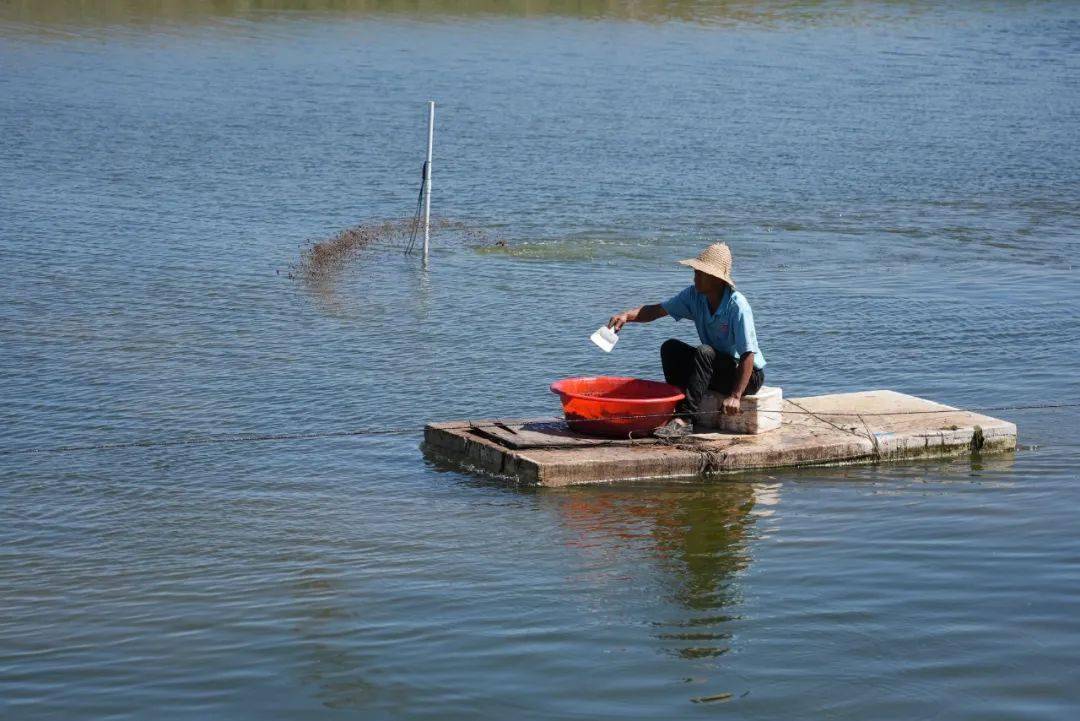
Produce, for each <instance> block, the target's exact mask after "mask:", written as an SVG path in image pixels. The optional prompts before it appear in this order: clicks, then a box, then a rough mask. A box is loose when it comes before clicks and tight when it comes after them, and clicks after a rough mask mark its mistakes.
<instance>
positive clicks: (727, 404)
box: [721, 396, 742, 416]
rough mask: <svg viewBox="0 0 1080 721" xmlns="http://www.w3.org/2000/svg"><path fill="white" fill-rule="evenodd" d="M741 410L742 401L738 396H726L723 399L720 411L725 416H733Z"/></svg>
mask: <svg viewBox="0 0 1080 721" xmlns="http://www.w3.org/2000/svg"><path fill="white" fill-rule="evenodd" d="M741 408H742V400H741V399H740V398H739V396H728V397H727V398H725V399H724V404H723V405H722V406H721V410H722V411H723V412H724V415H725V416H733V415H735V414H736V413H738V412H739V409H741Z"/></svg>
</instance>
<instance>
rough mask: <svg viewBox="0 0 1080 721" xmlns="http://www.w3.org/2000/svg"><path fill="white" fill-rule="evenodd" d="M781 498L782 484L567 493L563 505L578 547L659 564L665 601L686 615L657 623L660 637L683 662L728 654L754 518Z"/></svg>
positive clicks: (561, 510)
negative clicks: (739, 581) (779, 485)
mask: <svg viewBox="0 0 1080 721" xmlns="http://www.w3.org/2000/svg"><path fill="white" fill-rule="evenodd" d="M778 499H779V496H778V486H774V485H768V484H748V483H719V484H714V485H709V486H706V487H704V488H687V487H668V488H656V489H650V490H648V491H644V492H643V491H641V490H640V489H636V488H628V487H616V488H582V489H572V490H569V491H566V495H565V497H564V498H562V499H561V503H560V504H559V505H558V508H559V513H560V517H561V520H562V522H563V523H564V524H565V525H566V526H567V527H568V528H569V529H571V530H572V531H573V538H574V541H573V545H574V546H575V547H578V548H580V549H582V550H583V551H584V552H586V553H598V554H602V555H603V554H612V553H614V554H626V555H629V556H630V560H629V562H630V564H631V565H633V564H634V563H635V559H638V560H639V561H650V560H651V561H653V562H655V564H656V565H657V566H658V567H659V568H658V569H657V570H658V571H659V578H661V579H663V583H664V584H666V588H664V589H663V590H662V594H663V596H664V597H666V598H668V599H670V600H671V601H672V602H673V604H674V607H675V608H681V609H683V610H684V611H685V612H686V613H685V614H679V615H677V616H675V617H672V616H668V617H667V618H664V619H651V620H650V621H649V622H650V623H651V624H652V626H653V627H654V628H655V631H654V636H655V638H657V639H659V640H661V641H662V642H663V644H664V647H665V648H667V649H668V650H670V651H671V652H673V653H675V654H676V655H678V656H680V657H682V658H685V659H707V658H716V657H719V656H721V655H723V654H725V653H726V652H727V651H728V641H729V639H730V638H731V632H730V630H729V629H728V628H727V627H726V626H727V624H728V622H729V621H731V620H732V619H733V618H734V617H735V615H736V612H735V608H734V607H735V606H737V605H738V603H739V585H738V581H737V576H738V573H739V572H740V571H742V570H744V569H745V568H746V567H747V566H748V565H749V563H750V558H751V557H750V552H749V550H748V544H749V541H750V537H751V534H752V533H753V529H754V525H755V522H756V519H757V518H760V517H762V516H765V515H768V514H770V513H771V512H772V506H775V505H776V503H777V502H778Z"/></svg>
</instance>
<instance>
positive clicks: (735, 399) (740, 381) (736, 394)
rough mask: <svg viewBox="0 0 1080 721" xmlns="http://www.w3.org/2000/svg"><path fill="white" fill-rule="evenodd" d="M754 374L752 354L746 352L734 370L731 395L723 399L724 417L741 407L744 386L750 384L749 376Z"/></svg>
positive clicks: (733, 413) (734, 412)
mask: <svg viewBox="0 0 1080 721" xmlns="http://www.w3.org/2000/svg"><path fill="white" fill-rule="evenodd" d="M753 372H754V352H753V351H747V352H746V353H743V354H742V356H740V357H739V367H738V368H737V369H736V370H735V385H734V386H733V387H732V389H731V395H729V396H728V397H727V398H725V399H724V405H723V408H722V410H723V411H724V414H725V415H729V416H733V415H735V414H736V413H738V412H739V408H741V407H742V396H743V393H745V392H746V385H747V384H748V383H749V382H750V375H751V374H752V373H753Z"/></svg>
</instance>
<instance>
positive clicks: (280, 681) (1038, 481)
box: [0, 1, 1080, 720]
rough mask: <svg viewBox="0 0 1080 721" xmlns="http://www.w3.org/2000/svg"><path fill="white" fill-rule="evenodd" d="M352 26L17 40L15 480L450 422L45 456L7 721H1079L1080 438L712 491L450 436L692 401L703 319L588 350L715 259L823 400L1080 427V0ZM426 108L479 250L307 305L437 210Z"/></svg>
mask: <svg viewBox="0 0 1080 721" xmlns="http://www.w3.org/2000/svg"><path fill="white" fill-rule="evenodd" d="M314 6H315V9H314V10H312V9H311V7H312V5H311V4H309V5H308V6H307V10H305V11H304V12H291V11H289V12H286V11H280V7H286V8H293V9H295V8H297V7H300V4H299V3H280V4H275V7H272V8H269V9H263V10H253V9H251V7H250V6H248V5H246V4H243V3H219V4H203V3H197V2H194V1H192V2H178V3H176V4H170V5H167V6H165V9H162V7H160V6H159V5H158V4H156V3H109V2H102V3H99V4H90V5H85V4H76V3H64V2H45V3H40V4H26V3H8V4H0V178H2V179H3V182H2V183H0V267H2V268H3V269H4V271H5V274H4V282H3V284H2V285H0V357H2V358H3V362H2V363H0V427H2V428H3V438H2V440H0V448H2V449H3V450H13V449H29V448H37V447H43V446H60V445H77V444H96V443H109V442H125V441H134V440H142V439H163V440H167V439H182V438H189V437H192V436H199V435H203V434H219V433H268V434H274V433H283V434H288V433H304V432H318V431H337V430H347V429H350V428H359V427H364V428H387V427H393V428H397V429H409V428H415V429H416V432H415V433H409V432H402V433H400V434H396V435H380V436H356V437H346V438H331V439H311V440H298V441H278V442H262V443H250V444H222V445H210V446H205V445H204V446H164V447H153V448H129V449H119V450H102V451H94V452H73V453H59V454H14V455H11V454H9V455H0V717H4V718H13V719H38V718H63V719H72V718H146V717H148V716H153V717H155V718H206V717H214V718H260V719H263V718H278V717H280V718H290V719H295V718H313V717H320V718H324V717H325V718H332V717H343V718H357V717H360V718H372V719H377V718H387V719H389V718H394V719H398V718H439V719H448V718H469V719H472V718H492V719H503V718H507V717H515V718H563V717H566V718H590V719H595V718H620V719H627V718H658V717H671V718H693V717H712V716H715V715H729V716H733V717H739V718H762V719H766V718H769V719H771V718H804V717H808V716H809V717H826V716H827V717H830V718H851V719H866V718H874V719H912V718H949V719H980V720H983V719H995V718H1000V719H1015V718H1035V719H1064V718H1072V717H1074V716H1075V715H1076V713H1077V711H1078V710H1080V692H1078V691H1077V689H1078V688H1080V663H1077V661H1078V658H1077V651H1076V649H1077V648H1078V647H1080V621H1078V620H1077V618H1076V614H1075V613H1074V608H1073V607H1074V606H1075V599H1076V598H1077V594H1078V593H1080V541H1078V539H1077V536H1076V533H1075V528H1076V523H1077V509H1078V508H1080V490H1078V486H1077V484H1076V480H1077V472H1076V469H1077V467H1078V466H1080V444H1078V443H1077V440H1076V432H1077V429H1078V428H1080V409H1077V408H1072V407H1070V408H1060V409H1043V410H1027V411H1019V410H1018V411H1000V412H996V413H995V415H998V416H1000V417H1004V418H1007V419H1009V420H1012V421H1015V422H1016V423H1017V424H1018V425H1019V428H1020V441H1021V444H1022V446H1023V449H1022V450H1021V451H1019V452H1018V453H1016V454H1014V455H1013V454H1009V455H1004V456H997V457H985V458H981V459H980V458H974V459H969V458H964V459H961V460H952V461H937V462H922V463H915V464H905V465H892V466H878V467H874V466H870V467H853V468H831V469H818V470H803V471H774V472H769V473H754V474H748V475H743V476H737V477H734V478H730V479H724V480H720V481H716V480H713V481H701V482H698V483H694V484H666V485H665V484H651V485H648V486H640V485H636V486H635V485H629V486H614V487H592V488H575V489H568V490H557V491H555V490H535V489H525V488H513V487H510V486H507V485H506V484H504V483H500V482H497V481H493V480H491V479H484V478H482V477H478V476H473V475H470V474H467V473H462V472H461V471H459V470H454V469H449V468H445V467H442V466H439V465H436V464H432V463H431V462H429V461H427V460H425V459H424V457H423V455H422V454H421V452H420V449H419V443H420V440H421V432H420V428H421V427H422V425H423V424H424V423H425V422H428V421H433V420H452V419H460V418H479V417H493V416H533V415H546V414H553V413H555V412H556V411H557V409H558V404H557V400H556V398H555V397H554V396H552V395H551V394H550V393H549V392H548V391H547V385H548V383H550V382H551V381H552V380H554V379H556V378H560V377H565V376H569V375H574V374H581V373H611V374H628V375H636V376H642V377H653V378H655V377H659V375H660V369H659V359H658V353H657V349H658V346H659V344H660V343H661V342H662V341H663V340H664V339H665V338H667V337H672V336H675V337H680V338H683V339H686V340H690V339H692V334H693V329H692V327H691V326H690V325H689V324H686V323H680V324H677V325H676V324H674V323H672V322H671V321H670V320H669V319H665V320H662V321H659V322H657V323H654V324H652V325H649V326H633V327H631V328H628V329H627V331H626V332H624V333H623V338H622V342H620V344H619V346H618V347H617V348H616V350H615V352H613V353H612V354H610V355H604V354H601V353H599V352H598V351H596V350H595V348H594V347H592V346H591V344H589V343H588V341H587V337H588V334H589V333H591V332H592V331H593V330H594V329H595V328H596V327H597V326H598V325H599V324H600V323H601V322H603V321H604V320H606V319H607V318H608V317H609V316H610V315H611V314H612V313H614V312H616V311H619V310H623V309H625V308H627V307H631V306H633V305H637V304H640V303H643V302H655V301H658V300H661V299H664V298H666V297H668V296H669V295H671V294H673V293H674V292H676V291H677V290H679V289H680V288H681V287H683V286H684V285H686V284H687V283H688V282H689V275H688V272H687V271H686V269H684V268H682V267H681V266H678V265H676V264H675V263H674V261H675V260H677V259H679V258H684V257H688V256H691V255H694V254H696V253H697V252H698V251H699V250H700V249H701V248H702V247H703V246H704V245H705V244H707V243H708V242H711V241H712V240H714V239H723V240H725V241H726V242H728V243H729V245H730V246H731V248H732V249H733V252H734V256H735V276H736V278H737V280H738V282H739V287H740V289H741V290H742V291H743V292H744V293H745V294H746V295H747V297H748V298H749V299H750V302H751V303H752V305H753V307H754V313H755V318H756V321H757V328H758V337H759V341H760V342H761V345H762V349H763V351H764V352H765V354H766V355H767V357H768V359H769V365H768V368H767V369H766V370H767V374H768V379H769V383H770V384H774V385H781V386H783V388H784V392H785V394H787V395H788V396H800V395H811V394H817V393H830V392H840V391H848V390H865V389H872V388H891V389H894V390H898V391H902V392H906V393H912V394H916V395H919V396H924V397H928V398H932V399H934V400H938V401H941V402H945V403H950V404H955V405H962V406H966V407H999V406H1015V405H1036V404H1046V403H1068V402H1072V403H1077V402H1080V294H1078V288H1080V285H1078V283H1077V280H1078V270H1077V266H1076V257H1077V254H1078V251H1080V154H1078V152H1077V147H1078V141H1080V130H1078V129H1080V93H1078V91H1077V88H1078V87H1080V82H1078V81H1080V9H1078V8H1077V6H1075V5H1074V4H1072V3H1066V2H1038V3H1006V2H983V3H959V4H953V5H950V6H948V7H946V8H941V7H936V6H934V5H932V4H924V3H914V2H911V3H883V4H862V3H857V4H856V3H800V2H796V3H777V4H768V3H740V4H735V5H728V4H718V3H708V2H705V3H695V4H690V5H682V4H669V3H646V4H643V5H642V6H641V9H640V11H636V10H634V9H632V8H631V9H628V8H626V7H622V6H619V7H616V8H614V9H613V10H612V9H607V6H605V5H597V6H595V7H594V6H593V5H590V4H585V5H583V6H581V8H580V9H579V10H575V9H573V8H565V7H562V6H560V5H558V4H557V3H556V4H552V5H542V6H539V9H538V10H536V11H535V12H525V11H522V10H521V9H520V8H518V7H516V6H515V8H514V9H513V10H512V11H511V12H507V13H505V14H499V13H498V12H490V11H491V8H487V7H485V6H483V5H482V4H463V5H461V6H457V5H453V4H451V5H450V6H437V7H435V8H434V9H433V10H432V11H431V12H415V11H414V10H413V9H409V8H405V9H401V8H398V7H397V6H395V5H393V4H389V5H382V4H375V5H373V6H371V8H369V7H368V6H366V5H364V4H363V3H342V4H341V7H344V8H345V9H333V8H334V7H337V6H334V5H333V4H330V7H331V9H330V10H322V9H321V8H323V7H324V5H322V4H319V3H314ZM474 10H482V11H487V12H473V11H474ZM496 10H497V9H496ZM429 98H433V99H435V100H436V101H437V102H438V120H437V129H436V154H435V163H434V182H433V209H434V212H435V213H436V214H437V215H438V216H440V217H442V218H449V219H453V220H455V221H457V222H460V223H462V224H464V225H465V226H466V227H469V228H473V229H476V230H478V231H479V233H480V234H479V235H476V236H467V235H465V234H462V233H460V232H458V231H454V230H445V231H441V232H436V233H435V235H434V237H433V245H434V250H433V254H432V258H431V264H430V267H429V269H428V270H427V271H426V272H425V271H423V270H422V269H421V267H420V264H419V261H418V259H417V258H415V257H405V256H403V255H402V254H401V253H400V252H397V251H393V250H387V249H378V248H375V249H370V250H368V251H367V252H365V253H362V254H361V255H360V256H359V257H357V258H355V259H354V260H353V262H351V263H350V264H349V265H348V266H347V267H345V268H344V270H343V271H342V272H341V273H339V274H334V275H331V276H329V277H327V278H326V280H325V282H323V283H319V284H314V285H313V284H309V283H304V282H301V281H298V280H296V279H294V278H290V277H289V275H290V272H292V271H293V270H294V269H295V265H296V263H297V262H298V260H299V258H300V257H301V252H302V250H303V248H304V247H305V244H306V243H307V242H309V241H312V240H318V239H320V238H325V237H327V236H330V235H332V234H333V233H335V232H337V231H338V230H340V229H341V228H344V227H347V226H351V225H355V224H357V223H366V222H378V221H382V220H385V219H392V218H401V217H404V216H407V215H409V214H411V212H412V210H413V207H414V204H415V198H416V190H417V186H418V181H419V171H420V163H421V161H422V159H423V152H424V143H425V139H426V138H425V134H426V127H425V124H426V108H425V101H426V100H428V99H429ZM477 238H480V239H477ZM493 239H505V240H506V241H507V243H508V247H506V248H498V247H491V245H490V242H491V240H493Z"/></svg>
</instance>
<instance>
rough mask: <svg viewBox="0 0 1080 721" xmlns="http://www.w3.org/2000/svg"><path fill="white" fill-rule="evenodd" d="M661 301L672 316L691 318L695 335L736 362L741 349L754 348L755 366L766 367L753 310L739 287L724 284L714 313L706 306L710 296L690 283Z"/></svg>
mask: <svg viewBox="0 0 1080 721" xmlns="http://www.w3.org/2000/svg"><path fill="white" fill-rule="evenodd" d="M660 305H661V306H662V307H663V309H664V310H666V311H667V312H668V315H670V316H671V317H672V318H674V319H675V320H680V319H682V318H693V319H694V326H695V327H697V334H698V338H700V339H701V342H702V343H704V344H705V345H711V346H712V347H713V348H715V349H716V351H717V352H718V353H727V354H728V355H730V356H731V357H732V358H734V359H735V362H738V361H739V358H741V357H742V354H743V353H747V352H753V354H754V367H755V368H764V367H765V356H764V355H763V354H762V353H761V349H760V348H758V344H757V332H756V331H755V330H754V312H753V311H752V310H750V302H749V301H747V300H746V297H745V296H744V295H743V294H742V293H740V292H739V291H737V290H733V289H732V288H727V289H726V290H725V291H724V295H723V297H722V298H721V299H720V305H719V306H717V308H716V312H715V313H713V312H712V311H711V310H709V299H708V298H707V297H705V295H704V294H703V293H699V292H698V291H697V288H695V287H694V286H692V285H691V286H689V287H688V288H686V289H685V290H683V291H682V292H681V293H679V294H678V295H676V296H675V297H673V298H671V299H669V300H665V301H664V302H663V303H661V304H660Z"/></svg>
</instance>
